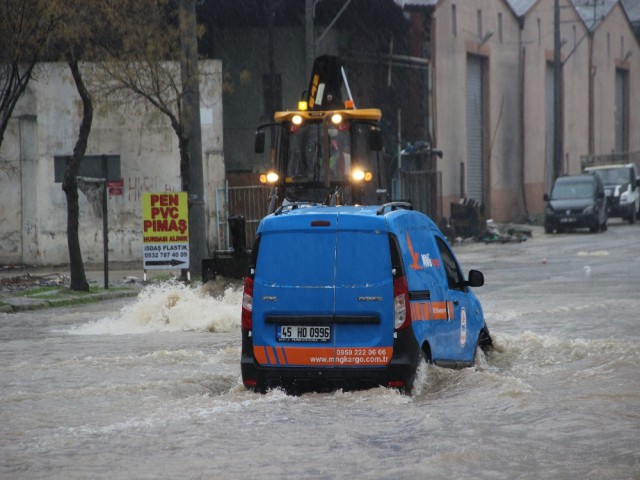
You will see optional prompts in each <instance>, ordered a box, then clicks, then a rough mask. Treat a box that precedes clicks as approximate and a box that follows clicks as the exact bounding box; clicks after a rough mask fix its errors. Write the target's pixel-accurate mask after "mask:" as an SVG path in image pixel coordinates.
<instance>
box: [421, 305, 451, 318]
mask: <svg viewBox="0 0 640 480" xmlns="http://www.w3.org/2000/svg"><path fill="white" fill-rule="evenodd" d="M411 318H412V319H413V320H449V319H450V318H453V303H452V302H411Z"/></svg>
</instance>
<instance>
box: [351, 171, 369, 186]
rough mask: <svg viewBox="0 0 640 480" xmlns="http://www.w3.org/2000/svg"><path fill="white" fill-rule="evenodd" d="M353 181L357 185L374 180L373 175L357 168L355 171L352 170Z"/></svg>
mask: <svg viewBox="0 0 640 480" xmlns="http://www.w3.org/2000/svg"><path fill="white" fill-rule="evenodd" d="M351 179H352V180H353V181H354V182H357V183H360V182H363V181H364V182H370V181H371V180H372V179H373V173H371V172H367V171H365V170H363V169H362V168H359V167H356V168H354V169H353V170H351Z"/></svg>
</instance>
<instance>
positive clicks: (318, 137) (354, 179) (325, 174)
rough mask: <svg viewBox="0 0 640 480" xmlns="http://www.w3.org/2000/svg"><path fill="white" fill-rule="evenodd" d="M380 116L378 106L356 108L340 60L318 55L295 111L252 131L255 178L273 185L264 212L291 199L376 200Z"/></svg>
mask: <svg viewBox="0 0 640 480" xmlns="http://www.w3.org/2000/svg"><path fill="white" fill-rule="evenodd" d="M342 87H345V88H346V90H347V92H349V99H348V100H345V101H343V100H342ZM380 117H381V112H380V110H379V109H376V108H366V109H358V108H356V107H355V103H354V101H353V99H352V98H351V94H350V90H349V87H348V83H347V79H346V74H345V72H344V66H343V64H342V61H341V60H340V59H339V58H337V57H332V56H323V57H318V58H317V59H316V61H315V63H314V68H313V72H312V75H311V80H310V83H309V87H308V90H307V95H306V96H305V97H304V98H303V100H301V101H300V102H298V108H297V110H294V111H284V112H276V113H275V115H274V122H273V123H269V124H265V125H261V126H259V127H258V129H257V131H256V137H255V151H256V153H258V154H263V155H264V156H263V165H265V166H266V167H267V168H265V169H264V172H263V173H262V174H261V176H260V181H261V183H263V184H265V185H268V186H271V187H272V194H271V205H270V208H269V213H272V212H273V211H274V210H275V208H277V207H278V206H280V205H282V204H286V203H288V202H295V201H307V202H313V203H322V204H327V205H346V204H359V203H370V204H371V203H379V200H380V199H378V198H377V197H376V190H382V189H381V187H382V185H383V181H382V180H383V179H382V178H381V176H380V172H381V171H382V169H381V168H380V167H381V162H382V136H381V133H380V128H379V121H380Z"/></svg>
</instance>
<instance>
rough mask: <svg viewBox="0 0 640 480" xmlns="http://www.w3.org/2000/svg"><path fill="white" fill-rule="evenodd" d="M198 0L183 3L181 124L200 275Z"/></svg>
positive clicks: (194, 261) (193, 257) (192, 251)
mask: <svg viewBox="0 0 640 480" xmlns="http://www.w3.org/2000/svg"><path fill="white" fill-rule="evenodd" d="M196 29H197V24H196V0H180V47H181V50H182V55H181V60H180V77H181V80H182V88H183V91H184V97H183V100H182V109H181V110H180V117H181V118H180V121H181V122H182V125H183V128H184V130H185V134H186V137H187V138H188V139H189V185H188V187H187V193H188V195H189V270H190V272H192V273H194V274H195V273H199V272H200V269H201V265H202V259H203V258H206V257H207V256H208V255H207V234H206V228H205V225H206V223H205V212H204V180H203V173H202V133H201V129H200V81H199V71H198V37H197V33H196Z"/></svg>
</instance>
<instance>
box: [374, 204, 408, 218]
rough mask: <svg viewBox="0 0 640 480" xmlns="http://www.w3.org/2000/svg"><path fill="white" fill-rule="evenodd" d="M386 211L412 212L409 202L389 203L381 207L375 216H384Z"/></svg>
mask: <svg viewBox="0 0 640 480" xmlns="http://www.w3.org/2000/svg"><path fill="white" fill-rule="evenodd" d="M387 209H389V211H391V212H393V211H394V210H413V205H411V202H389V203H385V204H384V205H381V206H380V208H379V209H378V211H377V212H376V214H377V215H384V213H385V211H386V210H387Z"/></svg>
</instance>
